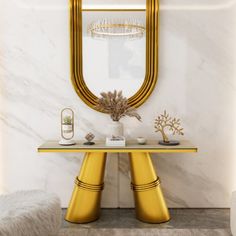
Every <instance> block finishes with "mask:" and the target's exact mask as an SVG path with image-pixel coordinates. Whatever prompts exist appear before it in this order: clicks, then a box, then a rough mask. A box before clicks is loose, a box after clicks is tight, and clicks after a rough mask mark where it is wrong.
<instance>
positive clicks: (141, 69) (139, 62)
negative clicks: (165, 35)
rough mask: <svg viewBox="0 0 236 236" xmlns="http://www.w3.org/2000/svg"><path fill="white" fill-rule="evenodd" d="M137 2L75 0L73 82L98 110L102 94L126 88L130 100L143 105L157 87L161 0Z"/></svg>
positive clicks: (72, 12) (72, 3)
mask: <svg viewBox="0 0 236 236" xmlns="http://www.w3.org/2000/svg"><path fill="white" fill-rule="evenodd" d="M110 1H111V0H110ZM136 1H137V3H138V4H137V5H135V1H132V5H131V4H128V5H127V0H125V1H123V2H124V4H121V2H122V1H121V0H119V1H117V2H118V4H116V5H115V8H114V7H113V6H114V5H112V4H110V6H109V4H106V5H104V3H103V4H102V0H96V1H95V3H96V4H91V5H89V4H88V2H89V1H85V0H84V1H83V0H70V30H71V80H72V83H73V86H74V89H75V91H76V93H77V94H78V95H79V97H80V98H81V99H82V100H83V101H84V102H85V103H86V104H87V105H89V106H90V107H91V108H93V109H95V108H94V107H95V106H96V104H97V96H99V93H100V92H103V91H105V92H107V91H112V90H114V89H116V90H122V91H123V93H124V95H125V96H126V97H128V98H129V104H130V105H131V106H134V107H138V106H140V105H141V104H143V103H144V102H145V100H146V99H147V98H148V97H149V96H150V94H151V93H152V91H153V89H154V87H155V84H156V81H157V72H158V12H159V6H158V0H136ZM142 1H145V2H144V4H143V5H142V4H140V2H142ZM85 2H86V3H85ZM106 2H107V3H108V2H109V1H107V0H106ZM100 3H101V4H100ZM99 4H100V5H99ZM119 4H120V5H119ZM114 28H115V30H114Z"/></svg>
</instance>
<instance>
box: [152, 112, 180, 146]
mask: <svg viewBox="0 0 236 236" xmlns="http://www.w3.org/2000/svg"><path fill="white" fill-rule="evenodd" d="M154 127H155V129H156V130H155V132H161V134H162V138H163V142H164V143H169V142H170V141H169V139H168V137H167V135H166V134H165V128H169V130H170V131H172V132H173V135H175V134H178V135H184V132H183V128H182V127H181V126H180V119H176V118H172V117H170V115H169V114H167V113H166V111H164V114H161V115H159V116H158V117H157V119H155V126H154Z"/></svg>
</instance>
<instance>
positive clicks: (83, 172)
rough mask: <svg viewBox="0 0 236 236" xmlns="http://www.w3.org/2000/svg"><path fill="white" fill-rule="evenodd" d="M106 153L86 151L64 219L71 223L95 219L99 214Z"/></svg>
mask: <svg viewBox="0 0 236 236" xmlns="http://www.w3.org/2000/svg"><path fill="white" fill-rule="evenodd" d="M105 165H106V153H100V152H99V153H86V154H85V157H84V160H83V164H82V166H81V169H80V174H79V176H77V177H76V180H75V187H74V191H73V194H72V197H71V200H70V204H69V207H68V209H67V213H66V217H65V219H66V220H67V221H70V222H73V223H87V222H91V221H95V220H97V219H98V218H99V215H100V204H101V193H102V189H103V185H104V183H103V179H104V171H105Z"/></svg>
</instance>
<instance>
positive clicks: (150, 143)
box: [38, 140, 197, 153]
mask: <svg viewBox="0 0 236 236" xmlns="http://www.w3.org/2000/svg"><path fill="white" fill-rule="evenodd" d="M84 142H85V141H82V140H78V141H76V144H75V145H72V146H62V145H60V144H58V141H46V142H45V143H44V144H42V145H41V146H40V147H38V152H64V153H67V152H109V153H112V152H113V153H114V152H120V153H121V152H123V153H129V152H149V153H186V152H187V153H189V152H197V147H195V146H194V145H193V144H191V143H190V142H189V141H186V140H184V141H180V144H179V145H177V146H163V145H160V144H158V141H157V140H147V143H146V144H145V145H139V144H138V143H137V141H136V140H127V141H126V146H125V147H114V146H113V147H110V146H106V144H105V141H96V140H95V141H94V142H95V145H91V146H86V145H83V143H84Z"/></svg>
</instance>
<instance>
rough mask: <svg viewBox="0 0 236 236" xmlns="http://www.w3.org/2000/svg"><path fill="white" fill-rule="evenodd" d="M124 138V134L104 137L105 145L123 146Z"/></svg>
mask: <svg viewBox="0 0 236 236" xmlns="http://www.w3.org/2000/svg"><path fill="white" fill-rule="evenodd" d="M125 144H126V140H125V137H124V136H112V137H107V138H106V146H111V147H125Z"/></svg>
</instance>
